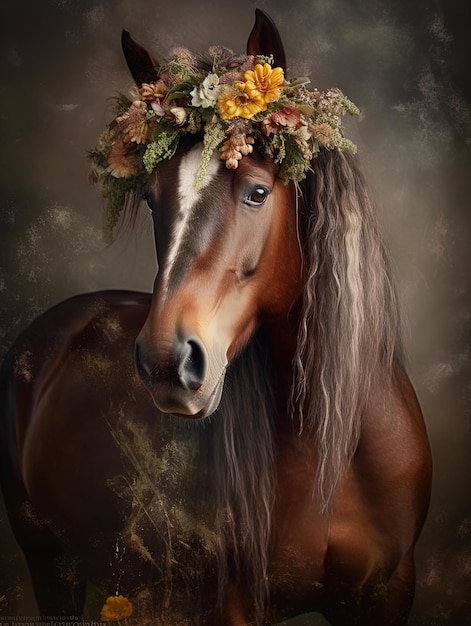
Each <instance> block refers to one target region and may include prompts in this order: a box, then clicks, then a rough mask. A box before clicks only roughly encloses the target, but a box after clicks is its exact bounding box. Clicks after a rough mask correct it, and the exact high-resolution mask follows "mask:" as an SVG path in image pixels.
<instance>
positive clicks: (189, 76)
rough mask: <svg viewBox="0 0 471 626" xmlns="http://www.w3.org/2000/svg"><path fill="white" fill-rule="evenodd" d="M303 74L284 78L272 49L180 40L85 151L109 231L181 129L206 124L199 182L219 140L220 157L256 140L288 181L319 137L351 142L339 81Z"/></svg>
mask: <svg viewBox="0 0 471 626" xmlns="http://www.w3.org/2000/svg"><path fill="white" fill-rule="evenodd" d="M309 84H310V81H309V79H307V78H298V79H295V80H293V81H287V80H286V78H285V76H284V72H283V69H282V68H281V67H273V57H266V56H261V55H257V56H252V55H249V56H246V55H243V56H234V54H233V53H232V52H231V51H230V50H228V49H227V48H223V47H212V48H210V49H209V51H208V53H207V55H205V56H204V57H197V56H196V55H194V54H192V53H191V52H189V51H188V50H186V49H184V48H177V49H175V50H173V53H172V55H171V57H170V58H169V60H168V61H167V62H166V64H165V65H163V66H161V67H160V76H159V79H158V80H157V81H156V82H152V83H143V84H142V85H141V87H140V88H139V89H138V90H137V91H136V89H134V90H133V92H132V93H131V95H132V98H133V99H132V100H130V99H128V98H126V97H125V96H120V97H118V98H117V99H116V102H115V107H114V114H115V119H114V120H113V121H112V122H111V123H110V124H109V126H108V127H107V129H106V130H105V132H104V133H103V134H102V135H101V137H100V139H99V141H98V144H97V146H96V147H95V148H94V149H93V150H91V151H90V152H89V159H90V161H91V162H92V171H91V176H90V179H91V182H97V181H98V180H101V181H102V183H103V195H104V197H105V199H106V200H107V203H108V207H107V208H108V220H107V222H108V224H107V227H108V229H109V231H110V232H111V231H112V229H113V227H114V226H115V225H116V223H117V221H118V219H119V215H120V212H121V210H122V208H123V206H124V204H125V203H126V199H127V196H128V194H129V193H130V192H134V193H140V192H142V190H143V189H144V184H145V180H146V177H147V175H148V174H150V173H151V172H152V171H153V170H154V168H155V166H156V165H157V164H158V163H159V162H160V161H163V160H165V159H170V158H171V157H172V156H173V155H174V154H175V151H176V149H177V146H178V142H179V140H180V138H181V137H182V136H184V135H187V134H193V135H195V134H198V133H202V134H203V152H202V158H201V165H200V170H199V173H198V176H197V179H196V181H195V185H196V187H197V188H198V187H201V185H202V184H203V181H204V177H205V173H206V169H207V166H208V163H209V161H210V159H211V157H212V155H213V153H214V152H215V150H217V149H219V152H220V158H221V159H222V160H223V161H225V163H226V167H227V168H229V169H236V168H237V166H238V163H239V161H240V159H242V157H243V156H245V155H248V154H250V153H251V152H253V150H254V146H256V147H257V148H258V149H259V150H260V151H261V152H262V153H264V154H266V155H268V156H270V157H271V158H272V159H273V160H274V161H275V163H277V164H279V166H280V171H279V176H280V178H282V179H283V180H284V181H285V182H288V181H295V182H297V181H300V180H302V179H303V178H305V176H306V172H307V171H308V170H309V169H310V162H311V159H312V158H313V157H314V156H316V155H317V153H318V152H319V151H320V149H321V147H324V148H327V149H338V150H342V151H349V152H355V150H356V148H355V146H354V144H353V143H352V142H351V141H349V140H348V139H346V138H345V137H344V136H343V133H342V129H341V116H342V115H345V114H346V113H349V114H352V115H356V114H358V112H359V111H358V109H357V107H356V106H355V105H354V104H353V103H352V102H350V100H348V98H346V97H345V96H344V95H343V94H342V92H341V91H340V90H338V89H329V90H327V91H318V90H316V89H315V90H314V91H310V90H309V89H308V85H309Z"/></svg>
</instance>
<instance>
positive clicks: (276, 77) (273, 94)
mask: <svg viewBox="0 0 471 626" xmlns="http://www.w3.org/2000/svg"><path fill="white" fill-rule="evenodd" d="M244 78H245V87H244V91H245V93H246V94H247V95H248V96H249V97H250V99H251V100H257V101H259V102H260V103H261V104H262V105H265V108H266V105H267V104H269V103H270V102H274V101H275V100H278V98H279V97H280V95H281V87H282V86H283V82H284V80H285V77H284V73H283V69H282V68H281V67H274V68H272V67H271V66H270V65H269V64H268V63H265V64H264V65H262V64H261V63H257V65H256V66H255V67H254V68H253V70H247V71H246V72H245V74H244Z"/></svg>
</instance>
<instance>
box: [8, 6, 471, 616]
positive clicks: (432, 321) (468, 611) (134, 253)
mask: <svg viewBox="0 0 471 626" xmlns="http://www.w3.org/2000/svg"><path fill="white" fill-rule="evenodd" d="M460 5H461V6H462V7H464V5H465V3H464V2H461V3H460V2H455V3H454V4H452V3H451V2H446V0H431V1H430V2H425V1H424V0H422V1H418V0H416V1H415V2H413V3H411V2H406V1H405V0H400V1H397V2H394V3H390V2H387V1H386V0H318V1H317V2H314V1H313V2H310V1H303V0H290V2H286V0H285V1H284V2H281V1H280V0H274V1H269V0H260V1H259V2H257V3H254V2H253V1H252V0H238V1H237V2H233V3H228V2H227V1H224V2H222V1H221V2H209V1H205V0H202V1H201V2H193V1H192V2H189V1H188V2H187V1H185V2H182V1H181V0H172V1H171V2H167V3H164V2H162V1H161V0H132V1H131V0H113V1H111V0H110V1H108V2H106V1H105V0H42V1H41V2H33V0H24V1H23V2H21V3H19V2H16V0H2V1H1V2H0V11H1V14H0V19H1V22H2V24H3V25H4V26H5V29H4V34H3V35H2V41H1V46H2V53H1V60H0V62H1V72H2V75H1V81H0V93H1V103H2V106H1V111H2V112H1V124H2V135H1V137H2V140H1V142H2V143H1V155H2V160H1V168H0V176H1V184H2V196H1V198H2V203H1V213H0V238H1V245H0V255H1V256H0V299H1V300H0V304H1V312H0V315H1V316H2V317H1V319H0V348H1V354H3V352H4V351H5V350H6V348H7V347H8V345H9V344H10V343H11V341H12V339H13V338H14V336H15V335H16V334H17V332H18V331H19V330H20V329H21V328H22V327H24V325H25V324H26V323H27V322H28V321H29V320H30V319H31V318H32V317H34V315H35V314H37V313H38V312H40V311H42V310H44V309H45V308H46V307H48V306H49V305H51V304H53V303H55V302H57V301H60V300H62V299H63V298H65V297H67V296H69V295H72V294H75V293H78V292H82V291H90V290H94V289H102V288H112V287H120V288H133V289H143V290H149V289H150V288H151V284H152V279H153V273H154V263H155V262H154V255H153V250H152V245H151V240H150V236H149V232H148V231H149V229H148V226H149V224H148V222H146V220H145V219H144V220H143V221H142V223H141V224H140V225H139V227H138V230H137V233H135V234H133V235H132V237H131V236H129V237H124V238H122V239H120V240H119V241H117V242H116V243H115V244H113V245H111V246H108V247H106V246H105V245H104V244H103V242H102V240H101V199H100V195H99V190H98V189H96V188H89V187H88V186H87V169H88V166H87V163H86V161H85V159H84V154H85V151H86V150H87V148H89V147H90V146H93V145H94V143H95V141H96V138H97V136H98V134H99V133H100V132H101V130H102V128H103V126H104V123H105V121H106V120H107V119H108V118H109V116H107V112H106V100H107V98H108V97H109V96H112V95H114V94H115V93H116V92H117V91H124V92H126V91H127V90H128V88H129V87H130V86H131V81H130V79H129V77H128V75H127V72H126V68H125V64H124V60H123V58H122V54H121V51H120V43H119V41H120V33H121V29H122V28H123V27H125V28H127V29H128V30H130V31H131V33H132V34H133V36H134V37H135V38H136V39H137V40H138V41H140V42H141V43H143V44H144V45H146V46H147V47H148V48H150V49H152V50H153V51H154V53H155V56H159V53H165V52H166V51H167V50H168V48H170V47H171V46H173V45H176V44H184V45H186V46H188V47H190V48H195V49H206V48H207V47H208V46H209V45H210V44H215V43H220V44H225V45H227V46H229V47H231V48H233V49H234V50H237V51H239V50H243V49H244V47H245V41H246V38H247V35H248V33H249V32H250V29H251V27H252V24H253V16H254V8H255V6H259V7H260V8H262V9H265V10H266V11H267V12H269V13H270V14H271V15H272V17H273V18H274V19H275V21H276V22H277V23H278V25H279V27H280V31H281V33H282V36H283V39H284V41H285V46H286V52H287V56H288V61H289V67H290V68H291V71H292V75H304V74H306V73H309V74H310V76H311V77H312V80H313V83H314V84H315V85H317V86H318V87H319V88H324V87H327V86H339V87H341V88H342V90H343V91H344V92H345V93H346V94H347V95H348V96H349V97H350V98H351V99H352V100H353V101H354V102H355V103H356V104H357V105H358V106H359V107H360V108H361V110H362V115H361V117H360V119H359V120H355V121H353V122H351V123H349V135H350V136H351V137H352V138H353V139H354V141H355V142H356V143H357V144H358V147H359V155H360V159H361V162H362V163H363V166H364V169H365V171H366V175H367V178H368V180H369V181H370V184H371V186H372V187H373V190H374V193H375V195H376V198H377V201H378V205H379V210H380V214H381V219H382V222H383V224H384V228H385V232H386V237H387V240H388V242H389V245H390V247H391V250H392V256H393V259H394V265H395V271H396V275H397V280H398V285H399V291H400V296H401V300H402V304H403V309H404V318H405V326H406V333H405V340H406V341H405V343H406V345H407V347H408V352H409V370H410V372H411V376H412V379H413V381H414V383H415V385H416V387H417V390H418V394H419V397H420V399H421V401H422V404H423V408H424V413H425V416H426V421H427V425H428V429H429V433H430V437H431V441H432V448H433V454H434V460H435V482H434V491H433V500H432V506H431V511H430V516H429V519H428V522H427V525H426V528H425V531H424V533H423V536H422V539H421V542H420V544H419V549H418V588H417V596H416V603H415V607H414V613H413V618H412V620H411V624H412V625H414V626H418V625H432V624H433V625H435V624H437V625H438V624H450V625H451V624H456V625H458V624H459V625H461V624H465V623H470V621H471V618H470V617H469V616H470V615H471V597H470V595H469V579H470V577H471V492H470V475H471V451H470V444H471V416H470V409H469V407H470V400H471V387H470V372H471V366H470V364H471V358H470V337H471V332H470V326H471V302H470V299H471V296H470V288H469V287H470V285H469V282H470V281H469V268H470V261H471V259H470V256H471V255H470V248H471V245H470V244H471V238H470V235H471V210H470V209H471V207H470V202H469V198H470V192H471V176H470V175H469V174H470V165H471V159H470V150H471V145H470V143H471V86H470V82H469V69H468V67H467V61H468V58H469V52H470V46H468V41H467V31H466V20H465V19H464V10H465V9H464V8H463V9H462V10H461V12H460ZM190 7H193V8H190ZM195 8H197V10H195ZM461 13H462V14H461ZM0 554H2V564H1V565H0V616H1V615H5V614H14V613H24V614H27V613H29V612H33V611H34V604H32V597H31V591H30V589H29V586H28V579H27V577H26V575H25V571H24V565H23V563H22V560H21V556H20V555H19V554H18V553H17V551H16V549H15V547H14V543H13V541H12V538H11V535H10V534H9V529H8V523H7V521H6V519H5V518H4V516H3V515H1V514H0Z"/></svg>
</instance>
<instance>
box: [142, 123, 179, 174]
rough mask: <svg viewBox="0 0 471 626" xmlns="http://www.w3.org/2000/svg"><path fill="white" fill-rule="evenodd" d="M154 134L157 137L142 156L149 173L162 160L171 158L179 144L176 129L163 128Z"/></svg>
mask: <svg viewBox="0 0 471 626" xmlns="http://www.w3.org/2000/svg"><path fill="white" fill-rule="evenodd" d="M154 136H155V139H154V140H152V141H151V142H150V143H149V144H147V149H146V151H145V152H144V156H143V157H142V162H143V164H144V167H145V168H146V172H147V173H148V174H151V173H152V171H153V170H154V168H155V166H156V165H157V164H158V163H160V161H163V160H164V159H171V158H172V157H173V155H174V154H175V151H176V149H177V146H178V139H179V135H178V132H177V131H176V130H163V131H162V132H160V133H156V134H155V135H154Z"/></svg>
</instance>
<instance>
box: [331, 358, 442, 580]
mask: <svg viewBox="0 0 471 626" xmlns="http://www.w3.org/2000/svg"><path fill="white" fill-rule="evenodd" d="M430 483H431V455H430V448H429V444H428V439H427V434H426V429H425V424H424V420H423V416H422V412H421V409H420V406H419V403H418V400H417V397H416V394H415V391H414V389H413V387H412V384H411V383H410V381H409V379H408V377H407V375H406V373H405V372H404V370H403V369H402V367H401V366H399V365H396V366H395V368H394V371H393V374H392V377H391V383H390V384H384V381H381V382H379V381H378V382H376V383H375V384H374V385H373V388H372V391H371V394H370V398H369V402H368V404H367V406H366V409H365V411H364V415H363V419H362V431H361V436H360V441H359V445H358V448H357V450H356V453H355V455H354V458H353V461H352V465H351V467H350V469H349V470H348V472H347V473H346V476H345V479H344V480H343V482H342V483H341V485H340V488H339V492H338V495H337V497H336V498H335V501H334V514H333V515H332V518H331V525H330V529H329V551H328V560H329V561H330V563H337V564H341V565H340V568H341V569H342V568H343V570H344V571H342V575H345V574H346V575H347V576H351V577H352V579H355V580H356V581H357V582H360V584H361V582H365V583H366V582H368V581H371V579H372V578H373V579H374V578H376V579H377V580H378V581H380V580H382V581H383V582H384V581H386V580H388V579H389V578H390V577H391V576H392V575H393V573H394V572H395V570H396V569H397V567H398V565H399V563H400V562H401V561H402V560H403V558H404V557H405V556H406V555H407V554H410V553H411V552H412V551H413V547H414V544H415V542H416V540H417V538H418V535H419V533H420V531H421V529H422V525H423V523H424V520H425V516H426V513H427V510H428V504H429V498H430ZM346 555H347V557H346ZM339 557H340V558H339Z"/></svg>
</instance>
